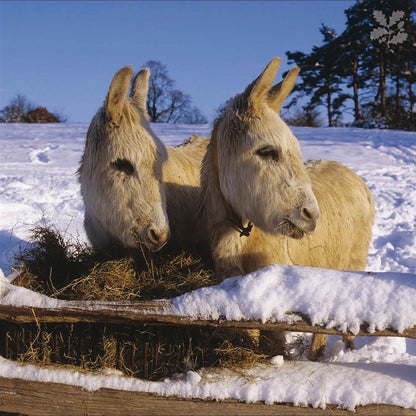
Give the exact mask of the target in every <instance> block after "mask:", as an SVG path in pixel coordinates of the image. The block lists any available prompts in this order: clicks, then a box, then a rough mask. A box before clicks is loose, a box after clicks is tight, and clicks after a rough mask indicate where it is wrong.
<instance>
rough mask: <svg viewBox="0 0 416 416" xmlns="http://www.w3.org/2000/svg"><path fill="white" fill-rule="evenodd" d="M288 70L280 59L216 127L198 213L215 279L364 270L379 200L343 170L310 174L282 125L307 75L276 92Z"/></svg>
mask: <svg viewBox="0 0 416 416" xmlns="http://www.w3.org/2000/svg"><path fill="white" fill-rule="evenodd" d="M280 62H281V59H279V58H275V59H273V60H272V61H271V62H270V63H269V65H268V66H267V67H266V69H265V70H264V72H263V73H262V74H261V75H260V76H259V77H258V78H257V79H256V80H255V81H254V82H253V83H252V84H250V85H249V86H248V87H247V88H246V90H245V91H244V92H243V93H242V94H239V95H237V96H236V97H235V98H233V99H232V100H230V101H229V103H228V104H227V106H226V108H225V110H224V113H223V114H222V115H221V116H220V117H219V118H218V119H217V120H216V121H215V123H214V128H213V132H212V137H211V143H210V145H209V146H208V151H207V154H206V156H205V158H204V161H203V167H202V177H201V187H202V192H201V196H200V201H199V209H200V215H201V220H202V223H203V227H204V229H205V230H206V234H207V236H208V240H209V244H210V248H211V252H212V255H213V259H214V263H215V266H216V271H217V272H218V273H220V274H221V275H222V276H223V277H230V276H237V275H241V274H246V273H250V272H253V271H255V270H258V269H260V268H261V267H264V266H267V265H269V264H271V263H280V264H288V265H303V266H312V267H322V268H328V269H340V270H342V269H345V270H364V268H365V266H366V260H367V254H368V247H369V244H370V240H371V229H372V224H373V219H374V202H373V199H372V196H371V194H370V191H369V189H368V187H367V186H366V185H365V183H364V182H363V181H362V180H361V179H360V178H359V177H358V176H357V175H356V174H355V173H354V172H352V171H351V170H350V169H348V168H346V167H345V166H343V165H342V164H340V163H338V162H332V161H328V160H322V161H317V162H314V163H309V164H307V165H306V166H305V165H304V164H303V161H302V156H301V152H300V149H299V144H298V141H297V139H296V137H295V136H294V135H293V134H292V132H291V131H290V129H289V127H288V126H287V125H286V123H285V122H284V121H283V120H282V119H281V118H280V116H279V112H280V109H281V106H282V103H283V101H284V100H285V98H286V97H287V96H288V95H289V93H290V92H291V90H292V88H293V86H294V84H295V81H296V77H297V74H298V72H299V71H298V69H297V68H294V69H292V70H291V71H290V72H289V73H288V75H287V76H286V78H285V79H284V80H283V81H282V82H281V83H279V84H277V85H276V86H274V87H272V83H273V80H274V78H275V75H276V72H277V69H278V67H279V64H280ZM318 207H319V208H318ZM251 228H252V229H251ZM316 338H317V337H316ZM324 341H326V338H325V336H324V337H323V338H322V342H324ZM317 342H318V341H316V340H315V344H314V347H313V348H314V349H317V348H318V347H317Z"/></svg>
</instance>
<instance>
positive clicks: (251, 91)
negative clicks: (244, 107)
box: [244, 58, 282, 105]
mask: <svg viewBox="0 0 416 416" xmlns="http://www.w3.org/2000/svg"><path fill="white" fill-rule="evenodd" d="M280 62H282V60H281V59H280V58H273V59H272V60H271V61H270V62H269V64H268V65H267V66H266V69H265V70H264V71H263V72H262V73H261V74H260V75H259V76H258V77H257V78H256V79H255V80H254V81H253V82H252V83H251V84H250V85H249V86H248V87H247V88H246V90H245V91H244V95H245V96H247V97H248V101H249V102H251V103H252V104H254V105H255V104H257V103H259V102H261V101H262V100H263V99H264V98H265V96H266V94H267V92H268V91H269V88H270V87H271V86H272V84H273V81H274V78H275V77H276V72H277V69H278V68H279V65H280Z"/></svg>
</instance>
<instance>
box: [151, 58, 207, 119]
mask: <svg viewBox="0 0 416 416" xmlns="http://www.w3.org/2000/svg"><path fill="white" fill-rule="evenodd" d="M145 66H146V67H148V68H149V69H150V74H151V75H150V79H149V92H148V97H147V112H148V114H149V117H150V121H152V122H153V123H186V124H194V121H195V120H196V121H197V122H198V123H199V122H200V121H201V120H205V121H204V122H206V119H205V117H204V116H203V115H202V114H201V112H200V111H199V109H197V108H196V107H195V106H194V107H191V104H192V100H191V97H190V96H189V95H188V94H185V93H183V92H182V91H180V90H178V89H176V88H175V82H174V81H173V80H172V79H171V78H170V77H169V75H168V70H167V67H166V65H164V64H162V63H161V62H160V61H152V60H151V61H147V62H146V64H145Z"/></svg>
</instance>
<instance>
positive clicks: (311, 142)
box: [0, 124, 416, 410]
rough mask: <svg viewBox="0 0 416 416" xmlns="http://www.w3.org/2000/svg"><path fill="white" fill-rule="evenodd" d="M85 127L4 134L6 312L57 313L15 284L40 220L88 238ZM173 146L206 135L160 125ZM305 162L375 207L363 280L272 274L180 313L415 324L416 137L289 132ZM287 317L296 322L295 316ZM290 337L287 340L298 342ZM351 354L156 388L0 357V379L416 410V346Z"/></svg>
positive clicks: (200, 299)
mask: <svg viewBox="0 0 416 416" xmlns="http://www.w3.org/2000/svg"><path fill="white" fill-rule="evenodd" d="M87 128H88V125H87V124H48V125H24V124H0V139H1V146H2V151H1V154H0V183H1V185H0V203H1V217H0V303H8V304H15V305H32V306H42V307H46V306H47V307H55V306H57V305H59V303H60V302H62V301H58V300H55V299H49V298H46V297H45V296H42V295H38V294H36V295H35V294H33V292H30V291H28V290H26V289H23V288H16V287H14V286H12V285H10V283H9V281H8V280H7V279H6V278H5V277H4V276H5V275H6V276H7V275H8V274H9V273H10V271H11V265H12V258H13V253H14V252H16V250H17V249H18V247H19V245H21V244H25V242H26V241H27V239H28V235H29V230H30V228H31V227H32V226H33V225H35V224H39V223H40V222H41V221H42V220H43V219H46V220H47V221H50V222H51V223H53V224H55V225H56V226H57V227H58V228H59V229H60V230H61V231H65V232H67V233H68V234H69V235H71V236H78V237H79V238H80V239H86V236H85V232H84V229H83V224H82V222H83V204H82V200H81V197H80V191H79V183H78V180H77V175H76V170H77V168H78V165H79V161H80V158H81V155H82V151H83V146H84V141H85V134H86V131H87ZM153 128H154V131H155V133H156V134H157V135H158V136H159V137H160V138H161V139H162V140H163V141H164V142H165V143H166V144H168V145H176V144H178V143H180V142H181V141H182V140H184V139H186V138H188V137H190V136H191V135H192V134H193V133H196V134H198V135H201V136H209V135H210V126H209V125H197V126H186V125H166V124H156V125H153ZM292 130H293V132H294V134H295V135H296V137H298V139H299V141H300V145H301V149H302V154H303V156H304V159H305V160H308V159H323V158H326V159H332V160H338V161H340V162H342V163H344V164H345V165H347V166H348V167H350V168H351V169H353V170H354V171H355V172H357V173H358V174H359V175H360V176H361V177H362V178H363V179H364V180H365V181H366V183H367V184H368V186H369V187H370V190H371V192H372V194H373V196H374V200H375V203H376V218H375V224H374V227H373V239H372V243H371V247H370V253H369V257H368V262H367V270H368V271H369V272H370V271H371V273H367V272H341V271H330V270H322V269H317V268H316V269H314V268H306V267H288V266H281V265H271V266H269V267H266V268H264V269H262V270H260V271H257V272H255V273H252V274H249V275H247V276H243V277H240V278H232V279H227V280H225V281H224V282H223V283H222V284H220V285H218V286H216V287H212V288H204V289H199V290H197V291H194V292H192V293H189V294H186V295H183V296H181V297H178V298H176V299H174V300H172V302H173V305H174V307H175V310H176V313H178V314H188V315H190V316H192V317H200V318H205V319H217V318H224V317H226V318H229V319H257V320H260V321H262V322H270V321H275V320H286V321H288V320H289V321H293V320H294V319H297V316H296V313H298V314H306V315H308V316H309V317H310V319H311V321H312V322H313V323H317V324H324V325H327V326H328V327H334V328H337V329H341V330H347V329H348V330H350V331H352V332H357V331H358V330H359V327H360V325H361V324H362V323H364V322H366V323H369V324H370V326H369V330H370V331H374V330H381V329H384V328H387V327H391V328H394V329H396V330H398V331H399V332H401V331H403V330H404V329H405V328H409V327H412V326H414V325H416V303H415V302H414V299H415V295H416V256H415V253H416V209H415V207H416V133H412V132H403V131H389V130H376V129H374V130H364V129H359V128H301V127H297V128H293V129H292ZM288 311H294V312H295V314H294V315H293V314H290V315H288V314H287V312H288ZM296 336H297V335H296V334H289V335H288V339H290V338H292V339H293V338H294V337H296ZM356 346H357V349H356V350H354V351H345V348H344V345H343V343H342V341H341V340H340V338H339V337H330V339H329V345H328V350H327V352H326V355H325V358H324V361H323V362H319V363H314V362H309V361H307V360H300V361H296V362H283V359H282V357H281V356H277V357H273V358H272V359H271V360H270V363H269V364H268V365H263V366H257V367H254V368H250V369H244V370H239V371H232V370H229V369H215V370H213V369H211V370H209V369H201V370H199V371H197V372H193V371H189V372H187V373H185V374H182V375H179V376H177V377H172V378H170V379H166V380H161V381H159V382H148V381H143V380H138V379H133V378H128V377H124V376H122V375H120V374H119V372H117V371H113V370H106V371H102V372H99V373H81V372H79V371H75V370H63V369H53V368H38V367H36V366H32V365H23V364H20V363H16V362H12V361H9V360H6V359H3V358H1V357H0V376H2V377H17V378H19V377H20V378H25V379H30V380H38V381H52V382H61V383H67V384H74V385H78V386H82V387H84V388H86V389H88V390H91V391H93V390H97V389H99V388H101V387H107V388H117V389H125V390H131V391H143V392H153V393H157V394H161V395H165V396H169V395H175V396H180V397H185V398H187V397H188V398H189V397H194V398H210V399H213V398H214V399H226V398H234V399H237V400H242V401H247V402H252V401H264V402H266V403H278V402H291V403H294V404H295V405H299V406H307V405H312V406H314V407H325V404H327V403H331V404H336V405H339V406H340V407H342V408H345V409H349V410H353V409H354V408H355V407H356V406H358V405H364V404H369V403H380V404H392V405H397V406H402V407H407V408H413V409H416V341H415V340H410V339H406V338H400V337H389V338H387V337H359V338H357V339H356Z"/></svg>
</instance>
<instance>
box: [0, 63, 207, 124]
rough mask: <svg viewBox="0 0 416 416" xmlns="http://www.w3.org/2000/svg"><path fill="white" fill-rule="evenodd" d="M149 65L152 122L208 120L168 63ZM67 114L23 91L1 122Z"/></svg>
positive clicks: (53, 119) (58, 117) (0, 117)
mask: <svg viewBox="0 0 416 416" xmlns="http://www.w3.org/2000/svg"><path fill="white" fill-rule="evenodd" d="M144 66H146V67H148V68H149V69H150V72H151V76H150V79H149V93H148V98H147V112H148V114H149V119H150V121H151V122H153V123H184V124H205V123H207V122H208V120H207V119H206V117H205V116H204V115H203V114H202V113H201V111H200V110H199V108H198V107H196V106H195V105H193V104H192V99H191V96H190V95H188V94H185V93H184V92H182V91H181V90H179V89H178V88H176V84H175V81H173V80H172V79H171V78H170V77H169V75H168V70H167V67H166V65H164V64H162V63H161V62H160V61H154V60H150V61H147V62H146V63H145V65H144ZM65 121H67V118H66V117H65V116H63V115H62V114H58V113H51V112H49V111H48V110H47V109H46V108H45V107H35V106H34V105H33V104H32V103H31V102H30V101H29V100H28V99H27V98H26V97H25V96H24V95H21V94H18V95H17V96H16V97H15V98H13V99H12V100H11V101H10V103H9V105H7V106H5V107H4V108H3V109H2V110H0V122H2V123H59V122H65Z"/></svg>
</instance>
